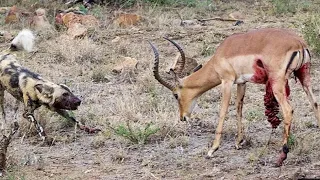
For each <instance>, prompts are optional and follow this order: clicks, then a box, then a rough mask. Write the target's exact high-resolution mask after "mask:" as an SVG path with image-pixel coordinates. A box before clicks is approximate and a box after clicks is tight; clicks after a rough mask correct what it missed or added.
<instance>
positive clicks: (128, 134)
mask: <svg viewBox="0 0 320 180" xmlns="http://www.w3.org/2000/svg"><path fill="white" fill-rule="evenodd" d="M112 129H113V128H112ZM113 130H114V132H115V133H116V135H118V136H122V137H124V138H126V139H128V140H130V141H131V142H133V143H135V144H145V143H146V142H147V140H148V138H149V137H150V136H151V135H153V134H155V133H157V132H158V131H159V130H160V128H158V127H154V126H152V123H147V124H146V126H145V127H144V128H141V127H137V128H135V129H132V128H131V125H130V124H129V121H127V124H126V126H125V125H119V126H118V127H117V128H114V129H113Z"/></svg>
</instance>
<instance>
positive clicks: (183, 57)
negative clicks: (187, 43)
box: [163, 37, 186, 78]
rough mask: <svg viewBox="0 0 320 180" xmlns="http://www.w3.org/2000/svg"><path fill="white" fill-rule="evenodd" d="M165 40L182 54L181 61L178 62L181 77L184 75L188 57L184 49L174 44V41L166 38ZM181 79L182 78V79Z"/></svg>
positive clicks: (178, 71)
mask: <svg viewBox="0 0 320 180" xmlns="http://www.w3.org/2000/svg"><path fill="white" fill-rule="evenodd" d="M163 38H164V39H166V40H168V41H169V42H171V43H172V44H173V45H174V46H175V47H176V48H177V49H178V50H179V52H180V55H181V61H177V64H176V65H177V72H176V73H177V75H178V77H180V76H181V73H182V70H183V68H184V65H185V63H186V56H185V54H184V52H183V50H182V48H181V47H180V46H179V45H178V44H177V43H176V42H174V41H173V40H171V39H169V38H166V37H163ZM180 78H181V77H180Z"/></svg>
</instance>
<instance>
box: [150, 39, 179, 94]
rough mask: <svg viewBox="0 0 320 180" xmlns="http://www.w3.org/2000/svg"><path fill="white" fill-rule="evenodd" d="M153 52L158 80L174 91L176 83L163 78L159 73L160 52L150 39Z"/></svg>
mask: <svg viewBox="0 0 320 180" xmlns="http://www.w3.org/2000/svg"><path fill="white" fill-rule="evenodd" d="M148 42H149V44H150V46H151V48H152V50H153V53H154V65H153V75H154V77H155V78H156V80H158V81H159V83H160V84H162V85H164V86H165V87H167V88H168V89H170V90H171V91H173V89H174V85H173V84H171V83H169V82H167V81H165V80H163V79H162V78H161V77H160V75H159V52H158V50H157V48H156V47H155V46H154V45H153V44H152V43H151V42H150V41H148Z"/></svg>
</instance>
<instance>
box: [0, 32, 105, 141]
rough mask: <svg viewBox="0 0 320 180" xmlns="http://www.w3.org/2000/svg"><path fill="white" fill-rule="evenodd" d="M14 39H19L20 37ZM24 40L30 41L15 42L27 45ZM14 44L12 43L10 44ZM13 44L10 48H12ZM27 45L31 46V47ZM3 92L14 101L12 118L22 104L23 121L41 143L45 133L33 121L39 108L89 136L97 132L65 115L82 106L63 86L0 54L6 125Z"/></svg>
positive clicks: (0, 98) (0, 104) (0, 99)
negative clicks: (71, 122) (37, 136)
mask: <svg viewBox="0 0 320 180" xmlns="http://www.w3.org/2000/svg"><path fill="white" fill-rule="evenodd" d="M17 37H19V35H18V36H17ZM24 38H29V37H28V36H20V39H17V41H16V42H20V43H21V44H25V45H26V43H24V42H25V41H24V40H25V39H24ZM13 43H14V41H13V42H12V44H13ZM12 44H11V48H12V46H13V45H15V44H13V45H12ZM29 45H33V43H30V44H29ZM21 47H22V48H23V49H24V50H28V49H32V48H33V47H30V46H28V47H26V46H23V45H22V46H21ZM5 90H6V91H7V92H9V93H10V94H11V95H12V96H13V97H15V98H16V99H17V102H16V106H15V109H14V113H15V114H16V112H17V110H18V105H19V102H23V104H24V113H23V117H24V118H26V119H28V120H29V121H30V122H32V123H34V125H35V127H36V129H37V131H38V134H39V135H40V137H41V138H42V139H45V133H44V131H43V128H42V127H41V125H40V124H39V123H38V122H37V121H36V120H35V118H34V110H36V109H37V108H39V107H40V106H42V105H44V106H46V107H47V108H48V109H50V110H52V111H55V112H57V113H58V114H60V115H61V116H63V117H65V118H66V119H68V120H72V121H74V122H75V123H77V125H78V126H79V128H80V129H82V130H85V131H87V132H89V133H94V132H97V131H99V129H91V128H88V127H86V126H84V125H83V124H81V123H80V122H79V121H77V120H76V119H75V118H74V117H72V116H70V115H69V113H68V112H67V111H66V110H76V109H77V108H78V106H79V105H80V104H81V100H80V99H79V98H78V97H76V96H75V95H74V94H73V93H72V92H71V91H70V89H69V88H68V87H67V86H66V85H62V84H55V83H53V82H50V81H48V80H45V79H43V78H42V77H41V76H40V75H38V74H36V73H34V72H31V71H29V70H28V69H26V68H24V67H22V66H21V65H20V64H19V63H18V61H17V58H16V56H15V55H13V54H10V53H1V54H0V111H2V119H3V122H4V123H5V121H6V113H5V111H4V107H3V102H4V91H5ZM4 123H3V124H4Z"/></svg>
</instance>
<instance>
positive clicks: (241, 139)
mask: <svg viewBox="0 0 320 180" xmlns="http://www.w3.org/2000/svg"><path fill="white" fill-rule="evenodd" d="M245 91H246V84H238V86H237V126H238V137H237V140H236V149H241V148H242V145H243V144H244V143H245V135H244V133H243V124H242V107H243V99H244V95H245Z"/></svg>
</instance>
